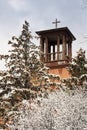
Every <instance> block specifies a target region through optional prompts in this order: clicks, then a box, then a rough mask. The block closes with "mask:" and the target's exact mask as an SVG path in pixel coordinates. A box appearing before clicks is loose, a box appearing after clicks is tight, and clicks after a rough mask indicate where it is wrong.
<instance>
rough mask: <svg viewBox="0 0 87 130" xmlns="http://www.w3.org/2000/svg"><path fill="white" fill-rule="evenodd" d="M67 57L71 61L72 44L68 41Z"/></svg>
mask: <svg viewBox="0 0 87 130" xmlns="http://www.w3.org/2000/svg"><path fill="white" fill-rule="evenodd" d="M68 49H69V50H68V56H69V59H70V60H71V59H72V42H71V41H69V44H68Z"/></svg>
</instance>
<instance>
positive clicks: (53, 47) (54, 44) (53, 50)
mask: <svg viewBox="0 0 87 130" xmlns="http://www.w3.org/2000/svg"><path fill="white" fill-rule="evenodd" d="M53 60H55V44H54V45H53Z"/></svg>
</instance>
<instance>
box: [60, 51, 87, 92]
mask: <svg viewBox="0 0 87 130" xmlns="http://www.w3.org/2000/svg"><path fill="white" fill-rule="evenodd" d="M67 69H68V71H69V73H70V74H71V77H70V78H68V79H63V80H62V82H63V83H65V86H66V89H72V90H73V89H76V88H77V87H80V88H82V87H85V88H87V59H86V54H85V51H84V50H83V49H80V50H79V51H78V52H77V56H76V57H75V58H73V59H72V62H71V63H70V64H69V66H68V67H67Z"/></svg>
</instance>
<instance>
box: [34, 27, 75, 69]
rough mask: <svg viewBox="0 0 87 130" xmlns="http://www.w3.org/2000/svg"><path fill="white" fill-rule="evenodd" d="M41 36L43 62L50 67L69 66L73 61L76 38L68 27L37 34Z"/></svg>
mask: <svg viewBox="0 0 87 130" xmlns="http://www.w3.org/2000/svg"><path fill="white" fill-rule="evenodd" d="M36 33H37V34H38V35H39V36H40V46H41V51H42V52H43V55H42V57H41V60H42V61H43V62H45V63H47V66H49V67H53V66H55V67H57V66H58V65H67V63H68V62H69V61H70V60H71V59H72V41H73V40H75V39H76V38H75V37H74V35H73V34H72V33H71V31H70V30H69V29H68V28H67V27H63V28H56V29H51V30H43V31H38V32H36Z"/></svg>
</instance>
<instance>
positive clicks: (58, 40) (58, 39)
mask: <svg viewBox="0 0 87 130" xmlns="http://www.w3.org/2000/svg"><path fill="white" fill-rule="evenodd" d="M59 45H60V37H59V36H58V37H57V60H59Z"/></svg>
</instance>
